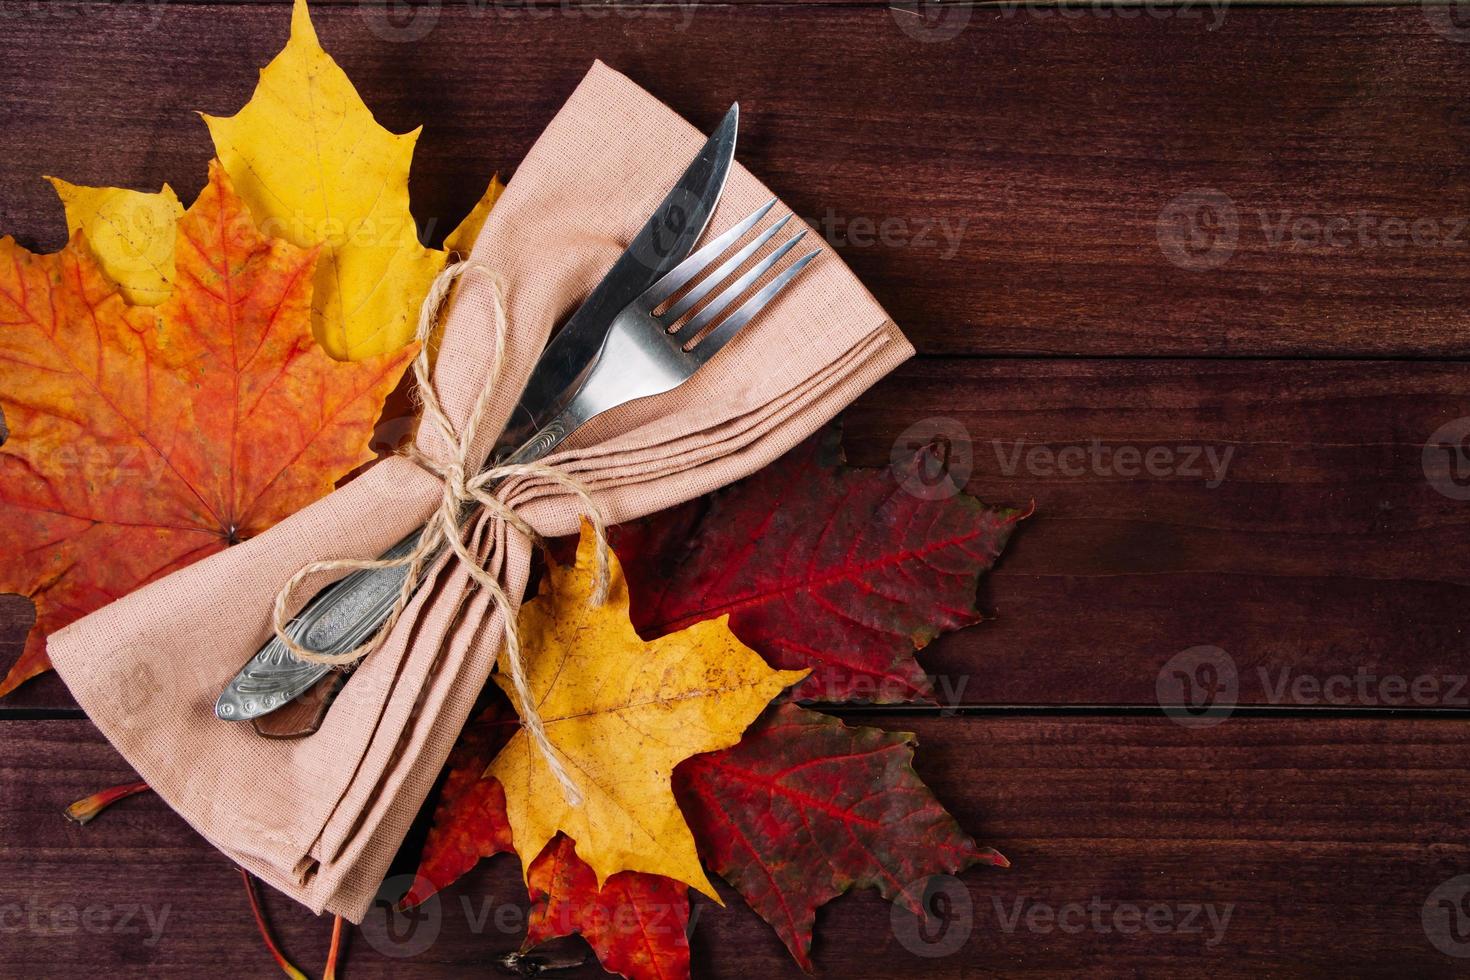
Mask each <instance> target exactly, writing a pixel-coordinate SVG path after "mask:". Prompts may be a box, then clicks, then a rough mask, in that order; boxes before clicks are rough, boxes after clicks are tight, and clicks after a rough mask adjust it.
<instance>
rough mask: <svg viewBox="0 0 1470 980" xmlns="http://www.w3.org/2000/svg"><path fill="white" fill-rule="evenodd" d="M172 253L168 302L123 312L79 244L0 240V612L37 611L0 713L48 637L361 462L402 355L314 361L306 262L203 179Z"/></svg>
mask: <svg viewBox="0 0 1470 980" xmlns="http://www.w3.org/2000/svg"><path fill="white" fill-rule="evenodd" d="M176 253H177V266H178V268H177V288H176V289H175V292H174V293H173V294H172V295H171V296H170V298H169V299H168V300H167V301H166V302H165V303H164V304H162V305H161V306H156V307H138V306H129V305H128V304H127V302H126V301H125V300H124V299H123V297H122V295H121V294H120V293H119V291H118V288H117V287H116V286H115V285H114V284H113V283H112V282H110V281H109V280H108V279H107V278H106V277H105V276H104V275H103V273H102V270H101V268H100V266H99V265H98V264H97V261H96V260H95V259H94V258H93V256H92V253H91V252H90V250H89V249H88V247H87V245H86V242H85V241H84V240H83V237H82V235H81V234H80V233H78V234H77V235H76V236H75V237H73V238H72V240H71V242H70V243H68V244H67V246H66V247H65V248H64V249H62V250H61V251H60V252H58V253H56V254H54V255H35V254H32V253H31V252H28V251H26V250H25V249H23V248H21V247H20V246H19V245H17V244H16V243H15V241H14V240H13V239H11V238H0V403H3V406H4V412H5V418H6V423H7V426H8V428H9V430H10V435H9V439H8V441H6V442H5V443H4V445H3V446H0V592H18V593H20V594H21V595H24V596H28V597H29V598H30V599H31V600H32V601H33V602H34V603H35V604H36V627H35V629H33V630H32V631H31V635H30V636H29V637H28V638H27V640H26V646H25V650H24V651H23V652H22V654H21V657H20V659H19V660H18V661H17V662H16V664H15V666H14V667H12V668H11V670H10V673H9V675H8V676H6V678H5V679H4V681H3V682H0V696H3V695H5V694H7V693H9V692H10V691H12V690H14V689H15V688H16V687H17V686H18V685H20V684H21V683H22V682H24V681H25V680H27V679H29V678H31V677H34V676H35V675H37V674H39V673H41V672H43V671H45V670H47V669H48V668H49V667H50V662H49V660H48V659H47V657H46V650H45V642H46V641H45V637H46V636H47V635H48V634H50V633H52V632H54V631H55V630H58V629H60V628H61V627H63V626H65V625H67V624H68V623H70V622H72V621H73V620H76V619H78V618H80V617H82V616H84V615H86V614H87V613H89V612H91V611H92V610H94V609H97V608H99V607H101V606H103V605H105V604H106V603H108V602H110V601H112V600H113V599H116V598H117V597H119V596H121V595H124V594H125V593H127V592H130V591H132V590H134V589H136V588H138V587H139V586H141V585H144V584H145V583H147V582H149V581H152V580H153V579H156V578H159V577H161V576H163V575H166V574H168V573H169V572H171V571H174V570H175V569H177V568H180V567H182V566H184V565H187V564H189V563H190V562H194V561H198V560H199V559H201V558H203V557H205V556H206V555H210V554H213V553H214V552H216V551H219V550H220V549H222V548H224V547H226V546H227V545H229V544H232V543H234V542H236V541H239V540H242V539H244V538H248V537H251V536H252V535H255V534H259V533H260V532H261V531H264V530H265V529H266V528H268V527H270V526H271V525H272V524H274V523H276V522H277V521H279V520H281V519H282V518H283V517H286V516H287V515H288V514H291V513H292V512H294V511H296V510H299V509H300V508H301V507H303V506H304V505H306V504H308V503H310V502H312V501H313V500H316V499H317V498H318V497H321V496H323V495H325V494H327V493H328V492H330V491H331V490H332V488H333V485H334V484H335V482H336V481H337V480H338V479H339V478H340V477H342V476H343V475H345V474H347V473H348V472H350V471H351V470H352V469H353V468H354V467H356V466H358V465H360V464H362V463H363V462H365V461H367V460H368V459H370V458H371V457H372V453H371V452H370V451H369V450H368V440H369V438H370V437H371V435H372V428H373V425H374V423H375V422H376V421H377V419H378V416H379V414H380V412H381V411H382V405H383V401H384V399H385V398H386V397H387V395H388V393H389V392H391V391H392V390H393V388H394V386H395V385H397V383H398V380H399V378H400V376H401V375H402V374H403V370H404V368H405V367H407V365H408V363H409V361H410V359H411V358H412V357H413V355H414V353H415V348H414V347H412V346H410V347H406V348H404V349H402V350H399V351H396V352H394V353H391V354H385V355H382V356H379V357H375V358H370V359H368V360H363V361H357V362H351V363H348V362H342V361H335V360H333V359H332V358H331V357H329V356H327V354H326V352H325V351H323V350H322V349H321V348H320V347H319V346H318V345H317V343H316V341H315V340H314V339H313V337H312V332H311V300H312V291H311V289H312V287H311V283H312V272H313V270H314V268H315V265H316V249H302V248H298V247H296V246H294V245H291V244H289V243H287V242H284V241H281V240H279V239H272V238H267V237H265V236H264V235H262V234H261V232H260V230H259V229H258V228H257V227H256V225H255V223H254V221H253V220H252V219H251V216H250V212H249V211H248V210H247V209H246V207H245V206H244V204H243V203H242V202H241V200H240V198H238V197H237V196H236V195H235V192H234V189H233V188H232V187H231V185H230V181H229V177H228V176H227V175H226V174H225V172H224V170H223V169H222V168H221V167H220V166H219V164H218V163H217V162H214V163H211V164H210V169H209V185H208V186H207V187H206V188H205V189H204V192H203V193H202V194H200V196H199V200H198V201H196V202H195V203H194V206H193V207H191V208H190V209H189V210H188V212H187V213H186V214H185V215H184V217H183V218H182V219H180V221H179V226H178V240H177V246H176Z"/></svg>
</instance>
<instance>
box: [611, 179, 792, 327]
mask: <svg viewBox="0 0 1470 980" xmlns="http://www.w3.org/2000/svg"><path fill="white" fill-rule="evenodd" d="M775 206H776V199H775V198H774V197H773V198H771V199H770V200H769V201H767V202H766V203H765V204H762V205H761V206H760V207H758V208H756V209H755V211H753V212H752V213H751V214H750V215H749V216H748V217H746V218H745V220H743V221H741V222H740V223H739V224H737V225H736V226H735V227H734V228H731V229H730V230H729V231H727V232H725V233H724V234H723V235H721V236H720V237H718V238H716V239H714V240H713V241H711V242H710V243H709V244H708V245H706V246H705V247H704V248H702V249H700V250H699V251H697V252H695V253H694V254H693V255H691V256H689V257H688V258H687V259H685V260H684V261H683V262H680V263H679V264H678V265H676V266H674V267H673V268H672V269H670V270H669V271H668V272H666V273H665V274H664V277H663V278H662V279H660V280H659V281H658V282H656V283H654V284H653V285H652V286H649V287H648V289H646V290H644V292H643V294H642V295H641V296H639V297H638V301H639V302H640V303H641V304H642V305H643V308H644V309H647V310H652V309H656V308H657V307H659V306H661V305H662V304H664V303H665V302H667V301H668V298H669V297H670V296H672V295H674V294H675V293H677V292H678V291H679V290H680V289H682V288H683V287H684V285H685V284H686V283H688V282H689V280H691V279H693V278H694V277H695V276H697V275H698V274H699V271H700V270H701V269H703V268H705V267H706V266H708V265H709V264H710V263H711V262H713V261H714V260H715V259H717V258H719V257H720V256H721V255H723V254H724V252H725V249H727V248H729V247H730V246H731V245H734V244H735V242H736V240H737V239H739V238H740V236H742V235H744V234H745V233H746V232H747V231H750V229H752V228H754V227H755V225H756V222H758V221H760V220H761V219H762V218H764V217H765V216H766V212H767V211H770V210H771V208H773V207H775Z"/></svg>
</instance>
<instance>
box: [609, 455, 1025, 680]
mask: <svg viewBox="0 0 1470 980" xmlns="http://www.w3.org/2000/svg"><path fill="white" fill-rule="evenodd" d="M935 463H936V457H935V455H934V454H933V453H932V451H930V450H928V449H926V450H923V451H921V452H919V453H918V454H917V455H915V456H914V457H912V458H910V459H908V460H906V461H904V462H903V463H901V464H899V465H897V466H895V467H894V468H893V469H891V470H881V469H856V468H849V467H847V466H846V465H844V463H843V461H842V454H841V449H840V432H839V431H837V430H835V429H833V430H829V431H828V432H825V433H822V434H819V435H818V436H815V437H813V438H812V439H809V440H808V441H807V442H805V443H803V444H802V445H801V446H798V447H797V448H796V449H794V450H792V451H791V452H790V453H788V454H787V455H786V456H784V457H782V458H781V459H780V460H778V461H776V462H775V463H773V464H771V465H770V466H768V467H767V468H766V469H764V470H761V471H760V472H758V473H756V474H755V475H754V476H752V477H750V478H749V479H747V480H744V481H742V482H741V483H737V484H735V485H734V486H732V487H730V488H728V489H726V490H722V491H719V492H716V493H715V494H713V495H711V496H710V497H709V498H706V499H704V500H701V501H697V502H695V503H694V504H692V505H686V506H683V507H676V508H673V509H671V510H668V511H664V512H662V513H659V514H655V515H653V516H652V517H650V518H648V519H646V520H643V521H639V522H635V523H632V524H627V525H623V526H621V527H618V528H615V529H614V534H613V536H612V543H613V546H614V548H615V549H616V550H617V554H618V560H619V561H620V562H621V563H622V566H623V571H624V574H625V575H626V576H627V579H628V589H629V593H630V595H631V597H632V618H633V625H634V626H635V627H636V628H637V630H638V632H639V634H640V635H642V636H643V637H644V638H645V639H651V638H653V637H657V636H662V635H664V634H665V633H672V632H674V631H676V630H680V629H683V628H684V627H686V626H688V625H690V624H691V623H696V622H699V621H700V620H705V619H715V618H717V617H719V616H722V615H726V614H728V615H729V616H730V628H731V629H732V630H734V632H735V635H736V636H738V637H739V638H740V640H741V641H742V642H744V643H745V644H747V645H749V646H750V647H752V648H754V649H755V650H757V651H758V652H759V653H760V654H761V655H762V656H764V657H765V658H766V660H767V661H768V662H770V664H771V665H772V666H774V667H780V668H784V669H799V668H802V667H810V668H812V674H811V676H810V677H808V678H807V679H806V680H805V681H804V682H802V683H801V685H799V686H798V687H797V688H796V691H795V693H794V695H793V697H795V698H797V699H799V700H816V701H868V702H873V703H879V704H891V703H901V702H908V701H930V700H932V699H933V688H932V686H931V685H930V682H929V678H928V676H927V675H926V674H925V673H924V670H923V668H922V667H920V666H919V663H918V661H916V660H915V659H914V653H915V651H917V650H920V649H922V648H924V647H925V646H927V645H928V644H929V642H930V641H931V640H933V639H934V638H935V637H936V636H938V635H939V634H940V633H942V632H945V631H948V630H953V629H958V628H960V627H962V626H969V625H972V624H974V623H977V622H979V621H980V619H981V615H980V613H979V611H978V610H977V609H976V608H975V594H976V590H977V587H978V584H979V579H980V576H981V575H982V574H984V573H985V572H986V571H987V570H988V569H989V568H990V567H991V566H992V565H993V564H994V563H995V560H996V559H997V558H998V557H999V556H1000V553H1001V551H1002V549H1004V548H1005V545H1006V542H1007V540H1008V539H1009V538H1010V535H1011V531H1012V529H1013V528H1014V527H1015V524H1016V522H1017V521H1018V520H1019V519H1020V518H1021V517H1022V516H1024V515H1022V514H1021V513H1020V512H1018V511H1016V510H1012V509H1009V508H991V507H987V506H985V505H984V504H982V503H981V502H980V501H978V500H976V499H975V498H974V497H971V496H968V495H966V494H964V493H961V492H959V489H958V488H957V487H950V488H948V492H941V493H933V492H924V493H919V492H913V491H914V488H915V487H916V486H918V485H920V484H918V483H916V481H917V480H918V479H919V478H920V475H921V474H925V473H928V472H931V471H932V470H933V469H934V467H935ZM940 477H941V479H943V480H948V479H949V476H948V474H947V473H941V474H940ZM922 485H923V486H925V487H928V488H932V487H933V483H932V482H929V481H925V482H924V483H923V484H922Z"/></svg>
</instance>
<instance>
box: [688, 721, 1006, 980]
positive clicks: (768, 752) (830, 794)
mask: <svg viewBox="0 0 1470 980" xmlns="http://www.w3.org/2000/svg"><path fill="white" fill-rule="evenodd" d="M914 746H915V741H914V737H913V736H912V735H910V734H908V733H906V732H885V731H881V730H879V729H876V728H851V727H849V726H847V725H844V724H843V723H842V722H840V721H838V720H837V719H835V718H829V717H828V716H826V715H823V714H819V713H817V712H815V711H808V710H807V709H805V708H799V707H797V706H795V705H792V704H780V705H776V706H775V707H773V708H771V709H770V710H769V711H767V712H766V713H765V714H764V715H762V716H761V718H760V720H758V721H757V722H756V723H755V724H754V725H752V726H751V727H750V728H749V729H747V730H746V732H745V737H744V738H743V739H741V741H740V744H739V745H737V746H735V747H734V748H733V749H726V750H725V751H723V752H712V753H710V754H708V755H701V756H696V757H695V758H693V759H690V760H688V761H687V762H685V763H683V764H681V765H680V766H679V768H678V769H676V770H674V792H675V795H676V796H677V797H678V799H679V806H680V808H681V809H682V810H683V811H684V816H685V819H687V820H688V821H689V825H690V826H691V827H692V828H693V829H694V839H695V840H696V841H697V842H698V844H699V848H700V854H701V856H702V857H703V858H704V859H705V861H706V862H707V863H708V864H709V865H710V866H711V867H712V868H714V870H715V871H717V872H718V873H719V875H720V876H721V877H722V878H724V879H725V880H726V881H728V882H729V883H730V884H731V885H733V886H734V887H735V890H736V891H738V892H739V893H740V896H741V897H742V898H744V899H745V901H746V903H747V904H748V905H750V907H751V908H753V909H755V910H756V912H758V913H759V914H760V916H761V918H763V919H765V920H766V921H767V922H769V923H770V924H771V926H772V927H773V928H775V930H776V932H777V933H778V934H779V935H780V937H781V940H782V942H784V943H785V944H786V947H787V949H789V950H791V955H792V956H794V957H796V961H797V962H798V963H800V964H801V966H802V968H803V969H806V970H811V969H812V959H811V946H812V926H813V923H814V922H815V921H816V915H817V908H818V906H820V905H823V904H825V903H826V902H828V901H830V900H832V899H833V898H836V897H837V896H838V895H840V894H842V893H843V892H845V891H847V890H848V889H850V888H853V887H861V886H871V887H875V888H877V889H878V891H879V892H880V893H881V894H882V895H883V897H884V898H887V899H889V900H892V901H898V902H900V903H902V904H903V905H904V906H905V907H907V908H908V909H909V910H910V911H911V912H913V913H914V914H915V915H923V914H924V909H923V907H922V905H921V902H920V899H919V896H920V895H921V894H922V886H923V884H924V880H925V879H926V878H928V877H929V876H931V875H935V874H940V873H952V872H955V871H958V870H960V869H961V868H966V867H969V866H970V865H972V864H977V863H988V864H995V865H1000V866H1001V867H1005V866H1007V861H1006V859H1005V858H1003V857H1001V856H1000V855H999V854H997V853H996V852H995V851H993V850H991V849H990V848H988V847H987V848H981V847H978V846H976V844H975V841H974V840H972V839H971V838H970V836H969V835H968V834H966V833H965V832H964V831H962V830H961V829H960V827H959V824H957V823H955V820H954V818H953V817H951V816H950V815H949V813H948V812H946V811H945V809H944V807H942V806H940V804H939V801H938V800H936V799H935V798H934V794H932V793H931V792H930V791H929V788H928V787H927V786H925V785H924V783H923V782H922V781H921V780H920V779H919V777H918V774H917V773H915V772H914V769H913V758H914Z"/></svg>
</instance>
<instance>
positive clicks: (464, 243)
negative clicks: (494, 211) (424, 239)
mask: <svg viewBox="0 0 1470 980" xmlns="http://www.w3.org/2000/svg"><path fill="white" fill-rule="evenodd" d="M504 192H505V185H504V184H502V183H501V182H500V175H499V174H495V175H494V176H492V177H491V178H490V186H489V187H487V188H485V193H484V194H482V195H481V196H480V199H479V200H478V201H476V202H475V206H474V207H473V208H471V209H470V213H469V214H467V215H465V216H464V220H463V221H461V222H460V223H459V227H458V228H456V229H454V230H453V231H451V232H450V233H449V236H448V237H447V238H445V239H444V248H445V249H446V250H448V251H450V252H457V253H458V254H459V255H460V256H461V257H463V256H467V255H469V254H470V249H472V248H474V247H475V239H476V238H479V237H480V229H481V228H483V227H485V219H486V218H488V217H489V216H490V209H491V208H493V207H495V202H496V201H498V200H500V195H501V194H503V193H504Z"/></svg>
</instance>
